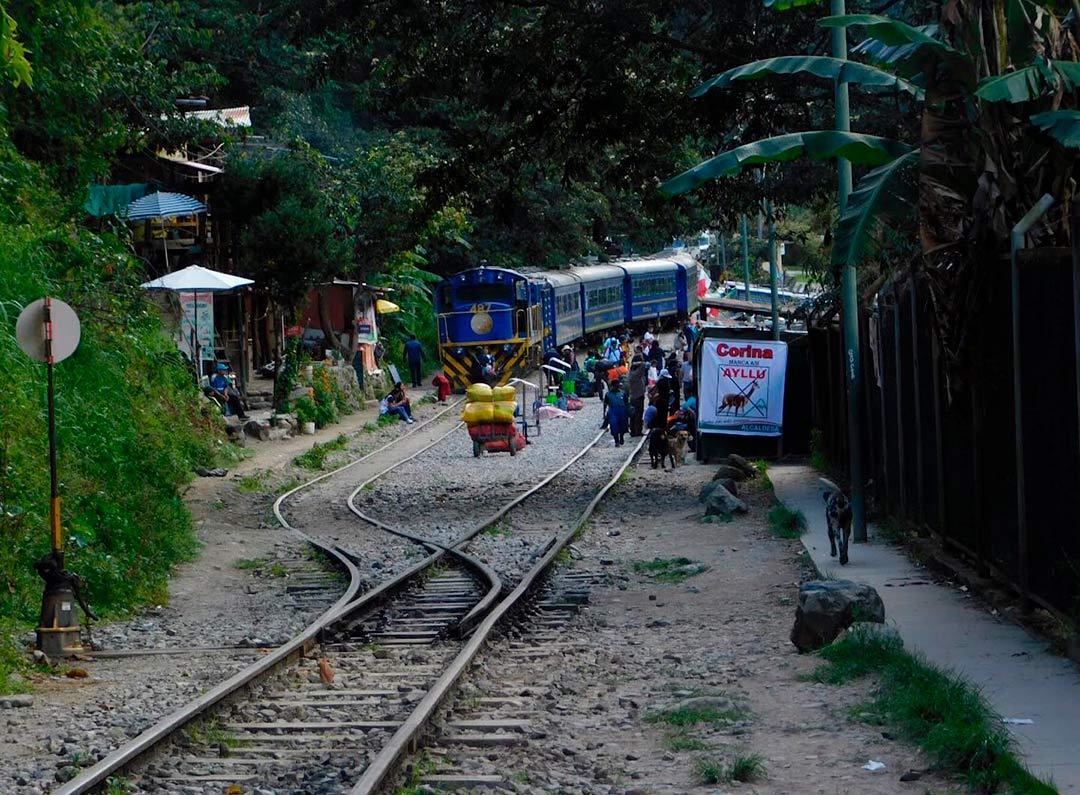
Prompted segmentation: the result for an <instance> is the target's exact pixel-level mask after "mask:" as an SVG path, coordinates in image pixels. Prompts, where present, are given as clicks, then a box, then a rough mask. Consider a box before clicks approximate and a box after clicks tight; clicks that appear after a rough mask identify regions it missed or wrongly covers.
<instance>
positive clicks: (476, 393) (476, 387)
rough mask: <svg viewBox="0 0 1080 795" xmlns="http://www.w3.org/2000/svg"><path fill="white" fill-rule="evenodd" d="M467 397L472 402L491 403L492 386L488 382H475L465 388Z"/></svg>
mask: <svg viewBox="0 0 1080 795" xmlns="http://www.w3.org/2000/svg"><path fill="white" fill-rule="evenodd" d="M465 399H466V400H468V401H469V402H470V403H490V402H491V401H492V397H491V387H489V386H488V385H487V384H473V385H472V386H470V387H469V388H468V389H466V390H465Z"/></svg>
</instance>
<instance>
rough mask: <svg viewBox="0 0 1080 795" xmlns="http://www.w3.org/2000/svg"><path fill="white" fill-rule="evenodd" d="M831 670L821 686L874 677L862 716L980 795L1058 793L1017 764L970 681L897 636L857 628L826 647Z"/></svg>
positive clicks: (823, 671)
mask: <svg viewBox="0 0 1080 795" xmlns="http://www.w3.org/2000/svg"><path fill="white" fill-rule="evenodd" d="M821 656H822V657H823V658H824V659H825V660H826V661H827V662H826V665H824V666H822V667H821V668H819V669H818V670H817V671H815V672H814V675H813V678H814V679H815V680H816V681H818V682H824V683H828V684H841V683H844V682H848V681H851V680H853V679H858V678H860V677H863V676H867V675H870V674H874V675H876V676H877V677H878V685H877V688H876V689H875V691H874V697H873V700H871V701H870V702H869V703H867V704H863V705H862V706H861V707H859V708H858V711H857V715H858V717H859V718H860V719H861V720H864V721H866V722H869V723H873V724H875V725H888V726H892V727H894V728H895V729H896V730H898V732H899V733H900V734H901V735H902V736H903V737H904V738H905V739H907V740H910V741H911V742H914V743H915V744H916V745H917V746H919V748H921V749H922V750H923V752H924V753H926V755H927V756H928V757H929V758H930V759H931V760H932V762H933V763H934V764H935V765H936V766H937V767H938V768H940V769H942V770H944V771H946V772H949V773H953V774H957V775H960V776H962V777H964V778H965V779H967V782H968V784H969V786H970V787H971V788H972V790H974V791H976V792H984V793H993V792H1010V793H1012V794H1013V795H1053V793H1056V792H1057V790H1056V789H1054V787H1053V786H1052V785H1050V784H1047V783H1045V782H1043V781H1040V780H1039V779H1037V778H1036V777H1035V776H1033V775H1032V774H1031V773H1030V772H1028V771H1027V770H1026V769H1025V768H1024V766H1023V765H1022V764H1021V763H1020V761H1019V760H1018V759H1017V757H1016V755H1015V754H1014V753H1013V748H1012V741H1011V739H1010V737H1009V735H1008V732H1006V731H1005V729H1004V727H1003V726H1002V725H1001V719H1000V717H999V716H998V715H996V714H995V713H994V711H993V710H992V709H990V707H989V706H988V705H987V703H986V702H985V701H984V700H983V698H982V696H981V695H980V694H979V692H978V691H977V690H976V689H975V688H974V687H972V686H971V685H970V684H969V683H968V682H966V681H964V680H963V679H960V678H959V677H957V676H955V675H954V674H950V673H946V672H945V671H942V670H941V669H939V668H936V667H934V666H932V665H930V664H928V663H926V662H924V661H923V660H921V659H919V658H918V657H916V656H915V655H912V654H910V653H908V652H906V651H905V650H904V644H903V641H902V640H901V639H900V637H899V636H898V635H897V634H896V633H895V632H891V631H888V630H881V629H878V628H874V627H869V626H865V625H860V626H856V627H855V628H854V629H852V630H851V631H850V632H848V633H847V634H845V635H844V637H842V638H841V639H840V640H838V641H837V642H835V643H833V644H832V645H830V646H827V647H825V648H824V649H822V650H821Z"/></svg>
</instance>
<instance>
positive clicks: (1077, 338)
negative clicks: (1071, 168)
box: [1071, 10, 1080, 449]
mask: <svg viewBox="0 0 1080 795" xmlns="http://www.w3.org/2000/svg"><path fill="white" fill-rule="evenodd" d="M1078 11H1080V10H1078ZM1071 220H1072V230H1071V232H1072V290H1073V354H1074V355H1075V356H1076V411H1077V421H1078V422H1077V425H1078V428H1080V204H1077V203H1076V202H1073V205H1072V219H1071ZM1078 449H1080V448H1078Z"/></svg>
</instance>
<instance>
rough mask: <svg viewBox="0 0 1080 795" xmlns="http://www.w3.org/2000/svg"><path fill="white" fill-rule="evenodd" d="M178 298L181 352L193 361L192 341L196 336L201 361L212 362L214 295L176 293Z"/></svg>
mask: <svg viewBox="0 0 1080 795" xmlns="http://www.w3.org/2000/svg"><path fill="white" fill-rule="evenodd" d="M178 295H179V298H180V308H181V310H182V312H181V325H180V345H179V346H178V347H179V348H180V349H181V350H183V351H185V352H186V353H187V354H188V356H190V357H191V358H192V360H194V359H195V351H194V350H192V348H193V347H194V345H193V344H192V343H193V341H195V340H196V334H197V336H198V340H197V343H196V344H197V345H198V347H199V354H200V356H201V357H202V359H203V361H213V360H214V356H215V354H214V294H213V293H186V292H181V293H178Z"/></svg>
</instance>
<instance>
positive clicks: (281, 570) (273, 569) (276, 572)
mask: <svg viewBox="0 0 1080 795" xmlns="http://www.w3.org/2000/svg"><path fill="white" fill-rule="evenodd" d="M268 571H269V573H270V576H271V577H288V576H289V569H288V567H286V566H285V564H284V563H271V564H270V568H269V569H268Z"/></svg>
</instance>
